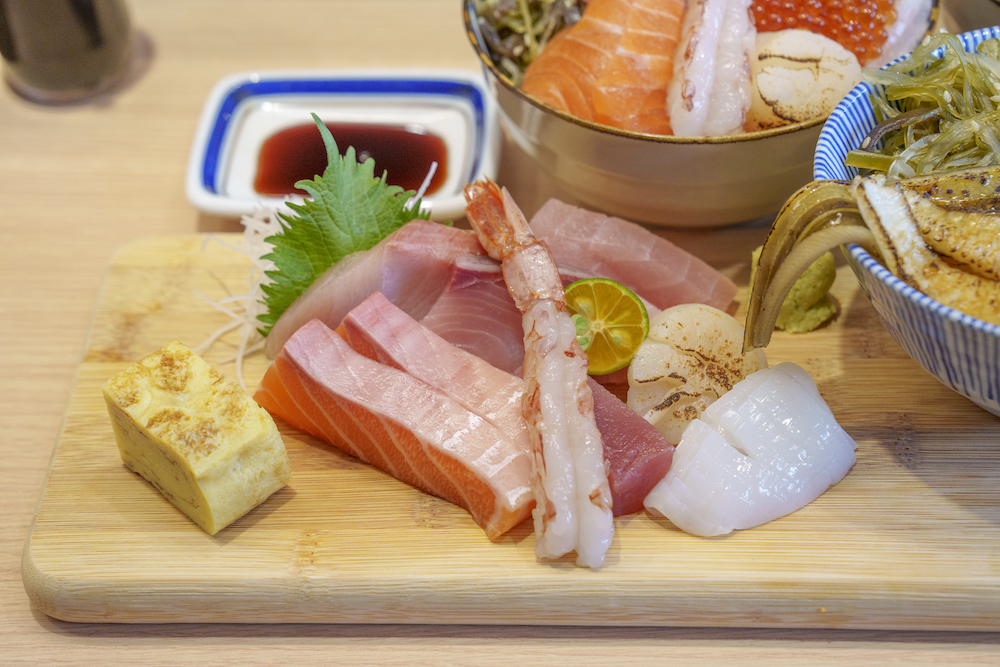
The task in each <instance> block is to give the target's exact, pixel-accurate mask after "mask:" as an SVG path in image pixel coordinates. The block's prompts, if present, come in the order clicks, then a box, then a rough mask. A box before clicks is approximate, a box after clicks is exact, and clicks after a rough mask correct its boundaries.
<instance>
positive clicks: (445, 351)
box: [338, 292, 532, 516]
mask: <svg viewBox="0 0 1000 667" xmlns="http://www.w3.org/2000/svg"><path fill="white" fill-rule="evenodd" d="M511 307H513V301H512V302H511ZM338 333H340V334H341V336H343V337H344V339H345V340H346V341H347V343H348V344H349V345H350V346H351V347H352V348H354V349H355V350H356V351H358V352H360V353H361V354H363V355H365V356H367V357H370V358H372V359H374V360H375V361H378V362H379V363H382V364H386V365H389V366H392V367H394V368H398V369H400V370H402V371H404V372H406V373H409V374H410V375H412V376H413V377H415V378H417V379H418V380H421V381H422V382H425V383H427V384H428V385H430V386H431V387H434V388H435V389H437V390H438V391H441V392H443V393H444V394H446V395H447V396H449V397H450V398H451V399H452V400H455V401H457V402H458V403H460V404H461V405H462V406H463V407H464V408H465V409H466V410H469V411H471V412H473V413H475V414H477V415H479V416H480V417H482V418H483V419H485V420H486V421H488V422H490V423H491V424H493V425H494V426H496V427H497V428H499V429H500V430H501V431H502V432H503V433H505V434H506V435H507V437H508V438H509V439H510V441H511V443H512V445H513V446H512V447H511V451H510V452H509V455H508V457H507V458H506V459H505V461H504V468H503V469H498V470H497V472H496V474H495V477H496V476H499V475H501V474H502V475H509V476H510V483H509V484H506V485H504V486H505V488H510V489H512V495H511V496H510V497H509V504H510V506H512V507H524V508H525V516H527V511H528V509H530V508H528V507H527V504H528V502H529V499H530V497H531V489H530V484H531V474H532V472H531V465H532V463H531V440H530V436H529V435H528V425H527V423H526V422H525V421H524V415H523V414H522V413H521V402H522V400H523V396H524V381H523V380H521V378H519V377H517V376H515V375H512V374H511V373H507V372H504V371H502V370H500V369H499V368H496V367H494V366H493V365H491V364H489V363H488V362H486V361H484V360H483V359H481V358H479V357H477V356H476V355H474V354H470V353H469V352H466V351H465V350H462V349H460V348H458V347H456V346H454V345H452V344H451V343H449V342H448V341H446V340H444V339H443V338H441V337H440V336H438V335H437V334H435V333H434V332H433V331H431V330H430V329H428V328H427V327H425V326H423V325H422V324H421V323H420V322H417V321H416V320H415V319H413V318H412V317H410V316H409V315H407V314H406V313H404V312H403V311H402V310H400V309H399V308H397V307H396V306H394V305H393V304H392V303H390V302H389V300H388V299H386V298H385V297H384V296H383V295H382V294H380V293H378V292H376V293H375V294H373V295H371V296H370V297H368V298H367V299H365V301H364V302H362V303H361V305H359V306H358V307H357V308H355V309H354V310H352V311H351V312H350V313H348V314H347V317H345V318H344V322H343V324H342V325H341V328H340V329H338Z"/></svg>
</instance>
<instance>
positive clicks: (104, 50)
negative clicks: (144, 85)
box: [0, 0, 132, 104]
mask: <svg viewBox="0 0 1000 667" xmlns="http://www.w3.org/2000/svg"><path fill="white" fill-rule="evenodd" d="M131 40H132V33H131V27H130V23H129V16H128V11H127V8H126V7H125V3H124V1H123V0H0V53H2V54H3V58H4V61H5V63H4V64H5V74H6V78H7V81H8V83H10V85H11V87H12V88H13V89H14V90H15V91H16V92H18V93H19V94H21V95H22V96H24V97H26V98H28V99H31V100H33V101H36V102H42V103H52V104H60V103H71V102H77V101H80V100H82V99H85V98H87V97H90V96H93V95H96V94H100V93H102V92H105V91H106V90H108V89H109V88H110V87H111V86H113V85H114V84H115V83H116V82H117V81H118V80H119V79H120V78H121V77H122V75H123V74H124V73H125V70H126V68H127V66H128V62H129V56H130V54H131Z"/></svg>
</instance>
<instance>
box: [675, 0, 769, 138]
mask: <svg viewBox="0 0 1000 667" xmlns="http://www.w3.org/2000/svg"><path fill="white" fill-rule="evenodd" d="M756 35H757V29H756V27H755V24H754V21H753V16H752V14H751V8H750V0H690V2H688V5H687V9H686V10H685V13H684V22H683V26H682V28H681V41H680V44H679V46H678V51H677V53H678V54H679V56H680V57H678V58H677V60H676V61H675V62H674V75H673V78H671V80H670V84H669V86H668V87H667V111H668V115H669V116H670V122H671V125H672V126H673V129H674V134H676V135H678V136H688V137H699V136H721V135H726V134H734V133H737V132H742V131H743V120H744V117H745V116H746V112H747V110H748V109H749V108H750V94H751V84H750V58H751V57H752V54H753V50H754V45H755V42H756Z"/></svg>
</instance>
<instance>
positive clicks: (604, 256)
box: [531, 199, 736, 310]
mask: <svg viewBox="0 0 1000 667" xmlns="http://www.w3.org/2000/svg"><path fill="white" fill-rule="evenodd" d="M531 231H532V232H534V234H535V236H537V237H538V238H539V239H541V240H543V241H545V243H546V244H547V245H548V247H549V249H550V250H551V251H552V255H553V256H554V257H555V259H556V261H557V262H559V264H560V265H561V266H562V265H567V266H574V267H578V268H579V269H580V270H583V271H587V272H590V273H592V274H594V275H596V276H601V277H604V278H610V279H611V280H614V281H616V282H619V283H621V284H622V285H625V286H626V287H628V288H629V289H630V290H632V291H633V292H635V293H636V294H638V295H640V296H641V297H643V298H644V299H646V300H648V301H650V302H652V303H653V305H655V306H657V307H658V308H670V307H671V306H676V305H677V304H680V303H704V304H706V305H709V306H713V307H715V308H718V309H720V310H727V309H728V308H729V306H730V305H731V304H732V301H733V297H735V296H736V284H735V283H734V282H733V281H732V280H730V279H729V278H727V277H726V276H724V275H722V274H721V273H719V272H718V271H717V270H715V269H714V268H713V267H711V266H709V265H708V264H707V263H705V262H704V261H702V260H701V259H699V258H698V257H695V256H694V255H692V254H691V253H689V252H687V251H686V250H684V249H682V248H680V247H678V246H676V245H674V244H673V243H670V242H669V241H667V240H666V239H665V238H663V237H662V236H660V235H658V234H655V233H653V232H652V231H650V230H648V229H646V228H645V227H642V226H641V225H637V224H635V223H634V222H628V221H627V220H622V219H621V218H614V217H610V216H607V215H603V214H601V213H595V212H593V211H588V210H586V209H583V208H578V207H576V206H571V205H569V204H566V203H564V202H561V201H559V200H558V199H550V200H549V201H547V202H546V203H545V205H544V206H542V207H541V208H540V209H539V210H538V212H537V213H535V215H534V216H533V217H532V218H531Z"/></svg>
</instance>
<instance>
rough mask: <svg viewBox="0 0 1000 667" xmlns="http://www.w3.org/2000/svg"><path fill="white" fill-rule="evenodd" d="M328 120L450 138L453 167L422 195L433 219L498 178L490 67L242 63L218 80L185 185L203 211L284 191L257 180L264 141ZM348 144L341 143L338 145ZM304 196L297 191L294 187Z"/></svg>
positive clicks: (453, 214) (456, 212) (241, 205)
mask: <svg viewBox="0 0 1000 667" xmlns="http://www.w3.org/2000/svg"><path fill="white" fill-rule="evenodd" d="M312 113H316V114H317V115H318V116H319V117H320V118H321V119H322V120H323V121H324V122H326V123H328V124H330V123H348V124H349V123H359V124H360V123H363V124H366V125H386V126H393V127H406V128H411V129H413V130H414V131H419V132H428V133H432V134H435V135H437V136H438V137H440V139H441V140H442V141H443V142H444V146H445V149H446V160H447V165H448V166H447V175H446V177H445V179H444V182H443V183H442V184H441V185H440V186H439V187H438V188H437V190H436V191H435V192H433V193H431V194H429V195H428V196H427V197H425V198H424V200H423V203H424V206H425V208H427V209H429V211H430V214H431V218H432V219H435V220H453V219H458V218H461V217H462V216H463V215H464V210H465V199H464V197H463V194H462V187H463V186H464V185H465V184H466V183H470V182H473V181H475V180H478V179H480V178H484V177H488V178H495V176H496V170H497V164H498V162H499V151H500V134H499V128H498V124H497V114H496V107H495V102H494V101H493V99H492V97H491V96H490V95H489V94H488V93H487V89H486V84H485V81H484V79H483V77H482V76H481V75H480V74H478V73H475V72H466V71H461V70H394V71H384V70H336V71H324V70H301V71H299V70H296V71H272V72H243V73H237V74H233V75H230V76H228V77H226V78H224V79H222V80H221V81H219V82H218V83H217V84H216V85H215V86H214V87H213V89H212V91H211V93H210V94H209V96H208V99H207V101H206V103H205V106H204V110H203V112H202V115H201V118H200V121H199V123H198V128H197V131H196V133H195V138H194V143H193V146H192V150H191V156H190V159H189V161H188V171H187V177H186V181H185V190H186V193H187V197H188V200H189V201H190V202H191V204H192V205H193V206H195V207H196V208H198V209H199V210H202V211H204V212H206V213H212V214H216V215H224V216H241V215H246V214H249V213H252V212H253V211H254V210H255V209H256V208H258V207H260V206H270V207H276V206H280V205H281V204H282V203H283V202H284V201H285V200H286V197H283V196H274V195H266V194H261V193H259V192H258V191H257V190H256V188H255V177H256V174H257V169H258V162H259V159H258V158H259V155H260V151H261V148H262V146H263V145H264V142H265V141H267V140H268V139H269V138H270V137H272V136H274V135H275V134H276V133H278V132H280V131H281V130H284V129H288V128H291V127H294V126H297V125H301V124H304V123H311V122H312V120H311V114H312ZM345 148H346V146H341V150H343V149H345ZM288 198H289V199H291V200H292V201H295V200H297V199H298V200H301V197H299V196H298V195H291V196H289V197H288Z"/></svg>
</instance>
